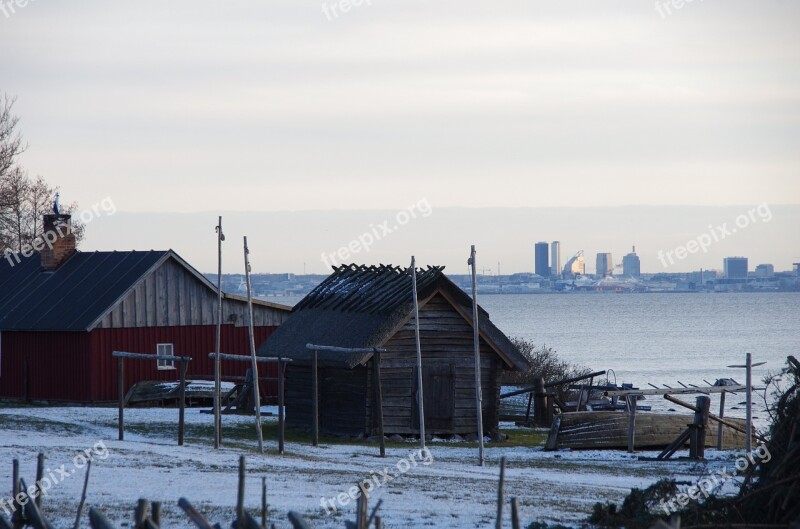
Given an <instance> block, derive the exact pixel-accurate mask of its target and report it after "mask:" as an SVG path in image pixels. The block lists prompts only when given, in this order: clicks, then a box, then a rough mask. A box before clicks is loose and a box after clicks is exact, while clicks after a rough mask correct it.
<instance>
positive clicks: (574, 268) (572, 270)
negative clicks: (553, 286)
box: [561, 250, 586, 279]
mask: <svg viewBox="0 0 800 529" xmlns="http://www.w3.org/2000/svg"><path fill="white" fill-rule="evenodd" d="M585 273H586V263H584V261H583V250H579V251H578V253H576V254H575V255H573V256H572V257H571V258H570V259H569V261H567V264H565V265H564V270H563V271H562V272H561V275H562V276H563V277H564V279H575V278H576V277H577V276H582V275H584V274H585Z"/></svg>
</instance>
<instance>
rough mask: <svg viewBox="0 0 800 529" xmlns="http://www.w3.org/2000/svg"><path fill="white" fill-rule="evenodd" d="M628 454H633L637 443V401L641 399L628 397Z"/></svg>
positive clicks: (633, 396) (634, 396) (632, 396)
mask: <svg viewBox="0 0 800 529" xmlns="http://www.w3.org/2000/svg"><path fill="white" fill-rule="evenodd" d="M627 399H628V452H629V453H631V454H632V453H633V451H634V449H635V441H636V401H638V400H639V397H638V396H636V395H628V397H627Z"/></svg>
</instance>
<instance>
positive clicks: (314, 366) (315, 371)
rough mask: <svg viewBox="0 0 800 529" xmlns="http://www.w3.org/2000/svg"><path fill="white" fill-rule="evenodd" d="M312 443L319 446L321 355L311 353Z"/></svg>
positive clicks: (314, 351) (314, 352)
mask: <svg viewBox="0 0 800 529" xmlns="http://www.w3.org/2000/svg"><path fill="white" fill-rule="evenodd" d="M311 415H312V418H311V419H312V422H311V443H312V444H313V445H314V446H319V354H318V352H317V350H316V349H314V350H313V351H312V352H311Z"/></svg>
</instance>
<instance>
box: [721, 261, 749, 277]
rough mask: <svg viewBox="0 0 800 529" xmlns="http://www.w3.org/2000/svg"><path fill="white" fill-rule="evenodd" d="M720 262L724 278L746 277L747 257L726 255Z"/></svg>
mask: <svg viewBox="0 0 800 529" xmlns="http://www.w3.org/2000/svg"><path fill="white" fill-rule="evenodd" d="M722 264H723V269H724V270H725V272H724V274H725V278H726V279H747V257H726V258H725V260H724V261H723V262H722Z"/></svg>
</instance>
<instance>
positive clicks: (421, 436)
mask: <svg viewBox="0 0 800 529" xmlns="http://www.w3.org/2000/svg"><path fill="white" fill-rule="evenodd" d="M411 295H412V297H413V298H414V335H415V338H416V345H417V406H418V408H417V409H418V410H419V447H420V448H422V449H423V450H424V449H425V399H424V398H423V392H422V347H421V346H420V340H419V300H418V299H417V261H416V259H414V256H413V255H412V256H411Z"/></svg>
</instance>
